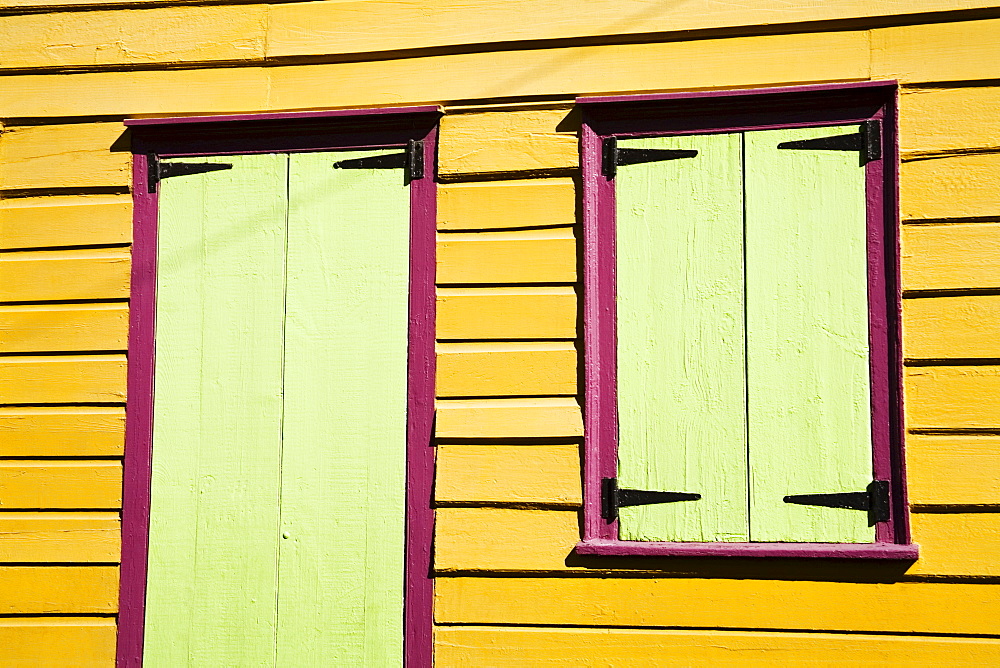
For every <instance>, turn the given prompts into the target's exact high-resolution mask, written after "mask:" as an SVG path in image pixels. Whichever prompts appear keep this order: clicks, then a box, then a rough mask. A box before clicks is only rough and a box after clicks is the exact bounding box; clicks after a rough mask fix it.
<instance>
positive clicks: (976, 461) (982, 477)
mask: <svg viewBox="0 0 1000 668" xmlns="http://www.w3.org/2000/svg"><path fill="white" fill-rule="evenodd" d="M906 484H907V489H908V492H909V498H910V503H914V504H945V505H947V504H957V505H966V504H972V505H975V504H1000V436H995V435H974V434H949V435H941V434H936V435H932V434H910V435H908V436H907V437H906Z"/></svg>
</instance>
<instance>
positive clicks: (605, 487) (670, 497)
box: [601, 478, 701, 522]
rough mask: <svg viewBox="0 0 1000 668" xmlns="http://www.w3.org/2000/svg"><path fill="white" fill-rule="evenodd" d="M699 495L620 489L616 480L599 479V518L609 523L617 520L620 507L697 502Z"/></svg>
mask: <svg viewBox="0 0 1000 668" xmlns="http://www.w3.org/2000/svg"><path fill="white" fill-rule="evenodd" d="M700 498H701V494H692V493H690V492H656V491H651V490H645V489H620V488H619V487H618V478H602V479H601V517H603V518H604V519H606V520H607V521H609V522H613V521H614V520H616V519H618V509H619V508H621V507H622V506H647V505H650V504H653V503H675V502H677V501H697V500H698V499H700Z"/></svg>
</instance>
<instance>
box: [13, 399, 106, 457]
mask: <svg viewBox="0 0 1000 668" xmlns="http://www.w3.org/2000/svg"><path fill="white" fill-rule="evenodd" d="M124 441H125V409H123V408H120V407H88V406H52V407H27V406H24V407H21V406H18V407H10V406H4V407H0V457H114V456H121V454H122V451H123V448H124Z"/></svg>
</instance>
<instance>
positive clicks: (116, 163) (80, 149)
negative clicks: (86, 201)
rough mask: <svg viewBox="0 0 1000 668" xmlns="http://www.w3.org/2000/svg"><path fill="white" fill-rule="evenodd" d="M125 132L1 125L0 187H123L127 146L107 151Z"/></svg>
mask: <svg viewBox="0 0 1000 668" xmlns="http://www.w3.org/2000/svg"><path fill="white" fill-rule="evenodd" d="M7 85H10V82H8V84H7ZM124 132H125V126H124V125H122V124H121V123H74V124H72V125H32V126H25V127H5V128H4V130H3V134H0V189H3V190H21V189H26V188H86V187H93V186H127V185H128V183H129V181H130V174H129V168H130V166H131V162H132V159H131V153H129V151H128V146H125V147H123V148H121V149H117V150H116V152H112V145H113V144H115V142H116V141H118V139H119V138H120V137H121V136H122V133H124Z"/></svg>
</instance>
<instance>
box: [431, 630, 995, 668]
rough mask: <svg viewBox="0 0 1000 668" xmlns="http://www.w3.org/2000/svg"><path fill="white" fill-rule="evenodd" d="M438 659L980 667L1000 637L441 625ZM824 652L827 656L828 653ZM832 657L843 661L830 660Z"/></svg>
mask: <svg viewBox="0 0 1000 668" xmlns="http://www.w3.org/2000/svg"><path fill="white" fill-rule="evenodd" d="M434 642H435V660H436V665H438V666H497V667H502V666H542V667H544V666H732V665H739V666H773V665H776V663H780V665H782V666H816V665H840V666H846V665H893V666H913V667H918V666H919V667H922V666H930V665H951V666H959V665H966V666H975V665H992V664H996V663H997V662H1000V640H998V639H996V638H933V637H921V636H910V637H907V636H884V635H862V634H832V633H831V634H823V633H776V632H769V631H721V630H704V631H703V630H696V631H684V630H667V629H656V630H653V629H650V630H643V629H601V628H562V629H560V628H517V627H509V626H439V627H438V628H437V629H435V632H434ZM820 657H824V658H820ZM826 657H829V658H831V659H832V657H836V659H835V661H827V660H825V658H826Z"/></svg>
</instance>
